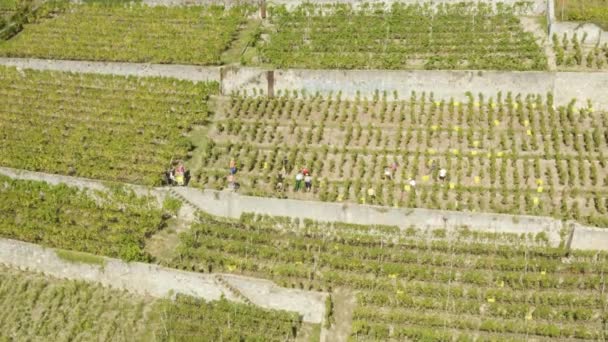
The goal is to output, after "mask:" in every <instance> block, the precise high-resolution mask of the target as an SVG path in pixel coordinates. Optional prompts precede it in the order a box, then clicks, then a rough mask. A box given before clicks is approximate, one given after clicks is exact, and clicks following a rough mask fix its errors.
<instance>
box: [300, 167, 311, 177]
mask: <svg viewBox="0 0 608 342" xmlns="http://www.w3.org/2000/svg"><path fill="white" fill-rule="evenodd" d="M302 174H303V175H304V176H308V175H310V172H309V171H308V169H307V168H306V166H304V167H303V168H302Z"/></svg>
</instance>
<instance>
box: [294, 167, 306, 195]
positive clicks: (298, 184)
mask: <svg viewBox="0 0 608 342" xmlns="http://www.w3.org/2000/svg"><path fill="white" fill-rule="evenodd" d="M302 179H304V175H303V174H302V171H300V172H298V174H297V175H296V186H295V188H294V191H300V188H301V187H302Z"/></svg>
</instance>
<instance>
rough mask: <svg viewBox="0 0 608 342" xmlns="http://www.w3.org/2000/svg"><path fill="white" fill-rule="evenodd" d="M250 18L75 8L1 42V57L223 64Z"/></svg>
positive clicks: (192, 11) (230, 13) (218, 11)
mask: <svg viewBox="0 0 608 342" xmlns="http://www.w3.org/2000/svg"><path fill="white" fill-rule="evenodd" d="M247 13H248V9H246V8H244V7H232V8H231V9H226V10H224V9H223V8H221V7H164V6H158V7H147V6H144V5H133V4H130V5H121V4H115V5H99V4H89V5H72V6H69V7H68V9H67V10H66V12H65V13H64V14H62V15H59V16H58V17H56V18H51V19H41V20H39V21H38V22H36V23H34V24H30V25H26V26H25V29H24V31H23V32H22V33H20V34H19V35H18V36H16V37H15V38H13V39H11V40H9V41H7V42H4V43H2V42H0V55H2V56H7V57H39V58H49V59H69V60H93V61H122V62H142V63H143V62H146V63H176V64H179V63H182V64H196V65H218V64H221V60H220V56H221V54H222V52H223V51H224V50H226V49H227V48H228V46H229V44H230V42H231V41H232V40H233V39H235V37H236V34H237V29H238V27H239V25H240V24H241V23H243V22H244V20H245V17H246V14H247ZM83 18H86V20H83Z"/></svg>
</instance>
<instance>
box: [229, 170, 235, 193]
mask: <svg viewBox="0 0 608 342" xmlns="http://www.w3.org/2000/svg"><path fill="white" fill-rule="evenodd" d="M234 179H235V177H234V175H233V174H229V175H228V177H227V180H228V189H230V190H232V191H234V190H236V187H235V182H234Z"/></svg>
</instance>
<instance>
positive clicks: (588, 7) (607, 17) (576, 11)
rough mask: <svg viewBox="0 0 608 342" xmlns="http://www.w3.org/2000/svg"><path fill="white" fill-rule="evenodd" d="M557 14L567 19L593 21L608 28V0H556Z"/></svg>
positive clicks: (605, 28) (559, 17) (558, 16)
mask: <svg viewBox="0 0 608 342" xmlns="http://www.w3.org/2000/svg"><path fill="white" fill-rule="evenodd" d="M555 15H556V17H557V18H558V19H563V20H567V21H570V20H571V21H582V22H593V23H596V24H598V25H600V26H601V27H602V28H603V29H604V30H608V1H607V0H576V1H572V0H567V1H564V0H555Z"/></svg>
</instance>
